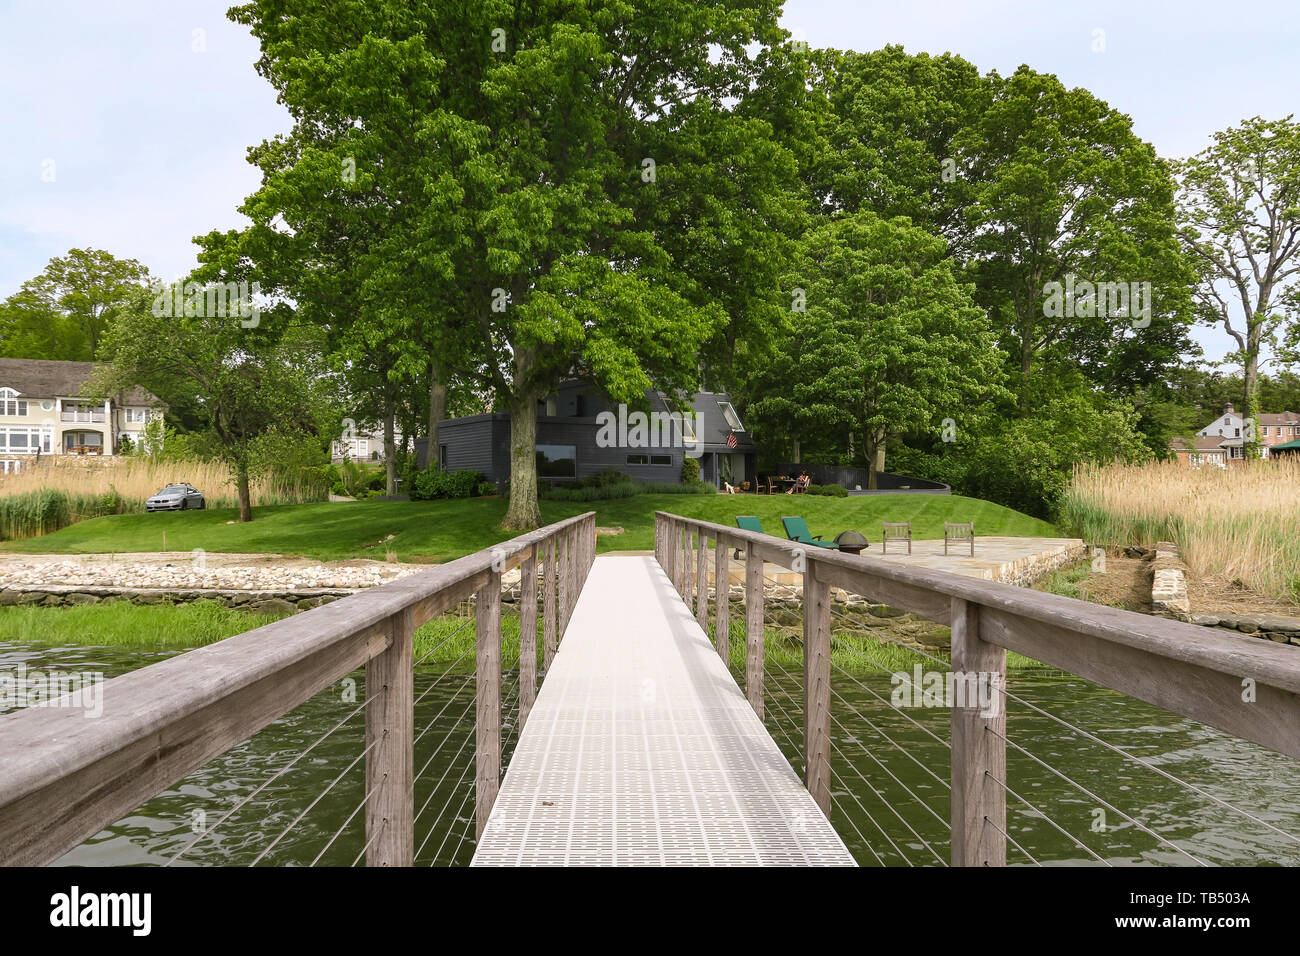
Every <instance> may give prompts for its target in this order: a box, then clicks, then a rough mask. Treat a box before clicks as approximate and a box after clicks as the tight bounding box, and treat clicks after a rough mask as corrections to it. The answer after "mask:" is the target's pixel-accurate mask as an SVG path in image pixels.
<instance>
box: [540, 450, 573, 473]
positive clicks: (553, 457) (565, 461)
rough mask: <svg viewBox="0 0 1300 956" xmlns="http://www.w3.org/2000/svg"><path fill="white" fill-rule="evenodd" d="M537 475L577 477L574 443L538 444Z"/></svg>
mask: <svg viewBox="0 0 1300 956" xmlns="http://www.w3.org/2000/svg"><path fill="white" fill-rule="evenodd" d="M537 477H539V478H577V477H578V448H577V446H576V445H538V446H537Z"/></svg>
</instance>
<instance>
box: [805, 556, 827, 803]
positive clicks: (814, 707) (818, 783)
mask: <svg viewBox="0 0 1300 956" xmlns="http://www.w3.org/2000/svg"><path fill="white" fill-rule="evenodd" d="M803 560H804V561H805V562H807V565H806V569H805V570H804V573H803V714H804V717H803V751H804V785H805V786H806V787H807V788H808V792H809V793H811V794H812V798H813V800H814V801H816V803H817V806H819V807H821V810H822V813H824V814H826V816H827V817H828V818H829V817H830V815H831V601H830V587H829V586H828V585H827V583H826V582H825V581H824V580H822V579H821V578H820V577H818V574H817V564H816V562H814V561H809V559H808V556H807V555H804V556H803Z"/></svg>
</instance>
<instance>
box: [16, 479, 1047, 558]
mask: <svg viewBox="0 0 1300 956" xmlns="http://www.w3.org/2000/svg"><path fill="white" fill-rule="evenodd" d="M505 509H506V502H505V501H504V500H503V499H500V498H475V499H469V500H464V501H427V502H425V501H360V502H335V503H319V504H307V505H283V506H278V507H268V508H257V509H255V510H254V520H253V521H252V522H251V523H249V524H242V525H241V524H239V523H237V522H235V521H234V519H235V517H236V513H235V512H234V511H233V510H210V511H189V512H168V513H158V514H151V515H150V514H137V515H112V516H108V517H103V518H93V519H91V520H89V521H82V522H79V523H77V524H75V525H72V526H70V527H67V528H64V529H63V530H61V531H57V532H55V533H53V534H48V535H44V536H43V537H39V538H30V539H26V540H22V541H8V542H4V543H3V544H0V548H3V549H4V550H8V551H27V552H54V553H60V552H61V553H70V554H75V553H95V552H110V551H115V552H122V551H161V550H164V547H165V548H166V550H168V551H178V552H190V551H193V550H194V549H195V548H202V549H203V550H204V551H211V552H272V553H277V554H294V555H307V556H312V557H320V558H350V557H363V558H378V559H383V558H384V556H385V554H386V552H388V551H392V552H394V553H395V554H396V555H397V557H398V559H399V560H422V561H446V560H450V559H452V558H456V557H459V556H461V555H464V554H469V553H471V552H474V551H478V550H481V549H482V548H486V547H489V546H490V545H493V544H495V543H497V542H498V541H502V540H504V539H506V538H508V537H510V535H508V534H506V533H504V532H502V531H500V530H498V529H497V525H498V523H499V522H500V521H501V518H502V516H503V515H504V514H505ZM590 510H594V511H596V514H597V518H596V521H597V524H599V525H601V526H604V527H609V526H619V527H622V528H624V529H625V533H623V534H620V535H602V536H601V538H600V543H599V549H600V550H601V551H609V550H618V551H648V550H650V549H651V548H653V547H654V520H653V518H654V512H655V511H656V510H660V511H668V512H672V513H675V514H680V515H684V516H687V517H692V518H703V519H706V520H709V521H715V522H717V523H719V524H727V525H731V524H734V523H735V517H736V515H739V514H752V515H757V516H758V517H759V518H761V519H762V521H763V526H764V528H765V529H766V530H767V531H768V532H769V533H771V534H777V535H781V534H782V531H781V517H782V516H783V515H791V514H797V515H803V516H804V518H806V519H807V521H808V526H809V527H810V528H811V529H812V533H813V534H819V535H821V536H822V537H823V538H825V539H826V540H830V539H831V538H833V537H834V536H835V535H836V534H838V533H839V532H841V531H843V530H845V529H846V528H853V529H854V530H856V531H860V532H861V533H862V534H864V535H866V536H867V538H868V539H870V540H871V541H872V542H876V543H878V542H879V541H880V524H881V522H882V521H911V522H912V533H913V535H915V536H916V537H918V538H933V537H942V535H943V522H944V521H974V522H975V531H976V534H981V535H1018V536H1054V535H1056V534H1057V533H1058V532H1057V531H1056V529H1055V528H1054V527H1052V525H1050V524H1048V523H1046V522H1044V521H1039V520H1038V519H1036V518H1030V517H1028V516H1026V515H1023V514H1020V513H1019V512H1017V511H1012V510H1011V509H1009V508H1004V507H1002V506H1001V505H995V504H993V503H991V502H988V501H981V500H979V499H975V498H963V497H961V496H959V495H861V496H856V497H849V498H823V497H820V496H812V495H807V496H799V497H794V496H791V495H775V496H763V495H743V496H742V495H638V496H636V497H634V498H623V499H619V500H615V501H598V502H593V503H591V504H584V503H576V502H575V503H569V502H555V501H543V502H542V518H543V520H544V521H547V522H551V521H558V520H560V519H561V518H565V517H568V516H570V515H576V514H582V513H583V512H585V511H590ZM164 534H165V535H166V541H165V544H164ZM390 536H391V538H390Z"/></svg>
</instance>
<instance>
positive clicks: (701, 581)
mask: <svg viewBox="0 0 1300 956" xmlns="http://www.w3.org/2000/svg"><path fill="white" fill-rule="evenodd" d="M708 553H709V539H708V536H707V535H705V533H704V529H703V528H701V529H700V540H699V546H698V547H697V548H696V551H695V622H696V623H697V624H699V625H700V627H702V628H704V629H705V630H706V631H707V630H708V628H709V568H708Z"/></svg>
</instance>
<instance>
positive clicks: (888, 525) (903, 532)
mask: <svg viewBox="0 0 1300 956" xmlns="http://www.w3.org/2000/svg"><path fill="white" fill-rule="evenodd" d="M884 529H885V530H884V540H883V541H882V542H881V543H880V553H881V554H888V553H889V542H891V541H895V542H902V541H906V542H907V553H908V554H911V553H912V522H910V521H886V522H885V524H884Z"/></svg>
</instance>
